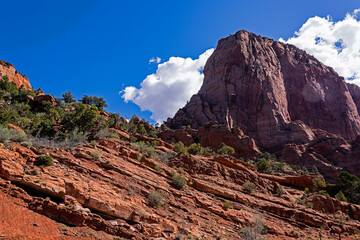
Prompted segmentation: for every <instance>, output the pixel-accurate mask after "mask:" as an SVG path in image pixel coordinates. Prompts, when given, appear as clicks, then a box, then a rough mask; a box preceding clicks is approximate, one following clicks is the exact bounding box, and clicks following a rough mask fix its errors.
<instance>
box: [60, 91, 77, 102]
mask: <svg viewBox="0 0 360 240" xmlns="http://www.w3.org/2000/svg"><path fill="white" fill-rule="evenodd" d="M62 97H63V98H62V100H63V101H64V102H65V103H73V102H76V100H75V98H74V96H73V95H72V93H71V92H70V91H67V92H65V93H63V94H62Z"/></svg>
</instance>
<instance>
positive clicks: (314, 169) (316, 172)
mask: <svg viewBox="0 0 360 240" xmlns="http://www.w3.org/2000/svg"><path fill="white" fill-rule="evenodd" d="M311 173H314V174H320V172H319V170H318V169H317V167H316V166H315V165H314V166H313V167H312V168H311Z"/></svg>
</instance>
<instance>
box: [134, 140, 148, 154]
mask: <svg viewBox="0 0 360 240" xmlns="http://www.w3.org/2000/svg"><path fill="white" fill-rule="evenodd" d="M131 145H132V146H133V148H134V149H135V150H136V151H139V152H141V153H143V152H145V151H146V150H147V148H148V146H147V144H146V143H145V142H144V141H140V142H136V143H132V144H131Z"/></svg>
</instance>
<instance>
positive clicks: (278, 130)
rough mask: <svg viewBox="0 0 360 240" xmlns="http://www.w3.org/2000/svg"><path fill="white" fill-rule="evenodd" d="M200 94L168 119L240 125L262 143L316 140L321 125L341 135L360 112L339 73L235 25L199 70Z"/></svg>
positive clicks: (353, 128) (357, 127)
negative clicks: (237, 29)
mask: <svg viewBox="0 0 360 240" xmlns="http://www.w3.org/2000/svg"><path fill="white" fill-rule="evenodd" d="M204 75H205V78H204V83H203V85H202V87H201V89H200V91H199V93H198V94H196V95H194V96H193V97H192V98H191V100H190V101H189V103H188V104H187V105H186V106H185V107H184V108H182V109H180V110H179V111H178V112H177V113H176V115H175V116H174V118H173V119H169V120H168V122H167V124H168V125H169V126H170V127H171V128H180V127H181V126H187V125H190V126H191V127H192V128H200V127H201V126H202V125H203V124H204V123H206V122H209V121H217V122H219V123H222V124H227V125H228V126H229V127H230V128H233V127H240V128H241V129H242V130H243V131H244V133H245V134H246V135H249V136H250V137H252V138H254V139H255V140H256V142H257V143H258V144H259V145H260V146H261V147H265V148H270V147H274V146H279V145H282V144H286V143H290V142H291V143H295V144H302V143H307V142H309V141H311V140H313V139H314V137H315V136H314V133H313V131H312V130H311V129H318V128H319V129H323V130H325V131H327V132H330V133H334V134H338V135H340V136H342V137H344V138H345V139H355V137H356V136H357V135H359V133H360V117H359V114H358V110H357V108H356V105H355V103H354V101H353V98H352V97H351V95H350V92H349V89H348V86H347V84H346V83H345V81H344V79H343V78H342V77H340V76H338V74H337V73H336V72H335V71H334V70H333V69H332V68H330V67H326V66H325V65H323V64H322V63H321V62H319V61H318V60H316V59H315V58H314V57H313V56H310V55H308V54H306V52H304V51H302V50H300V49H298V48H296V47H295V46H293V45H288V44H283V43H280V42H276V41H274V40H271V39H269V38H264V37H260V36H257V35H255V34H252V33H249V32H246V31H239V32H237V33H236V34H235V35H231V36H229V37H227V38H224V39H221V40H220V41H219V43H218V46H217V48H216V50H215V51H214V53H213V54H212V56H211V57H210V58H209V59H208V61H207V63H206V65H205V68H204Z"/></svg>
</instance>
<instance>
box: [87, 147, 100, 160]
mask: <svg viewBox="0 0 360 240" xmlns="http://www.w3.org/2000/svg"><path fill="white" fill-rule="evenodd" d="M101 155H102V151H101V150H99V149H97V150H94V151H92V152H91V153H90V156H92V157H93V158H95V159H96V160H99V159H100V158H101Z"/></svg>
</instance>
